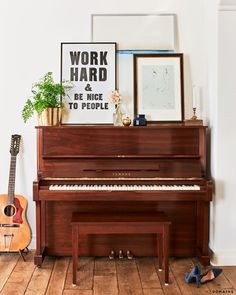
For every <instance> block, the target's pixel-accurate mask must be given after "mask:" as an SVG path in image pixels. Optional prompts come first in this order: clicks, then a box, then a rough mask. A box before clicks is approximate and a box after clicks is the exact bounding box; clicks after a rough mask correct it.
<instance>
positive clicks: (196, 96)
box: [184, 85, 203, 126]
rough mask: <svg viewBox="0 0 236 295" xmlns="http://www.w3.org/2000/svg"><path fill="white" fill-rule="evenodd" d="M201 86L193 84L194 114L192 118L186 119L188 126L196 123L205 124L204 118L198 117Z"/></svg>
mask: <svg viewBox="0 0 236 295" xmlns="http://www.w3.org/2000/svg"><path fill="white" fill-rule="evenodd" d="M199 94H200V93H199V88H198V87H197V86H195V85H193V116H192V117H191V119H188V120H185V122H184V123H185V125H187V126H195V125H203V120H200V119H198V117H197V114H196V112H197V104H198V103H199V100H200V97H199Z"/></svg>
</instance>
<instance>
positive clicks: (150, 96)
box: [134, 53, 184, 123]
mask: <svg viewBox="0 0 236 295" xmlns="http://www.w3.org/2000/svg"><path fill="white" fill-rule="evenodd" d="M137 114H145V116H146V119H147V122H148V123H181V122H183V120H184V75H183V53H160V54H159V53H157V54H134V115H135V116H136V115H137Z"/></svg>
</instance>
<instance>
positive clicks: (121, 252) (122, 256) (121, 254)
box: [118, 250, 124, 259]
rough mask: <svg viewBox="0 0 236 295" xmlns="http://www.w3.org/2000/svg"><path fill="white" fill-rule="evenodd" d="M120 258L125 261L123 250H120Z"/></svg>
mask: <svg viewBox="0 0 236 295" xmlns="http://www.w3.org/2000/svg"><path fill="white" fill-rule="evenodd" d="M118 258H119V259H123V258H124V254H123V251H122V250H119V254H118Z"/></svg>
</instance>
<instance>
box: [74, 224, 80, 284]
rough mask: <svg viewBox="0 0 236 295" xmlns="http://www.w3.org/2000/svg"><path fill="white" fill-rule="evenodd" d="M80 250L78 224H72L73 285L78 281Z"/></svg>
mask: <svg viewBox="0 0 236 295" xmlns="http://www.w3.org/2000/svg"><path fill="white" fill-rule="evenodd" d="M78 250H79V237H78V226H77V225H72V262H73V285H76V282H77V278H76V275H77V268H78V254H79V253H78Z"/></svg>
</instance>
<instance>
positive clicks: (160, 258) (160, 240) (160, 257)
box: [157, 234, 163, 271]
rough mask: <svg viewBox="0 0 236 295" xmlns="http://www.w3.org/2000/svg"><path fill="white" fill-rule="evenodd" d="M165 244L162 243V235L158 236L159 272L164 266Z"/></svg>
mask: <svg viewBox="0 0 236 295" xmlns="http://www.w3.org/2000/svg"><path fill="white" fill-rule="evenodd" d="M162 248H163V242H162V235H161V234H157V250H158V251H157V254H158V264H159V266H158V268H159V271H161V270H162V264H163V250H162Z"/></svg>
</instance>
